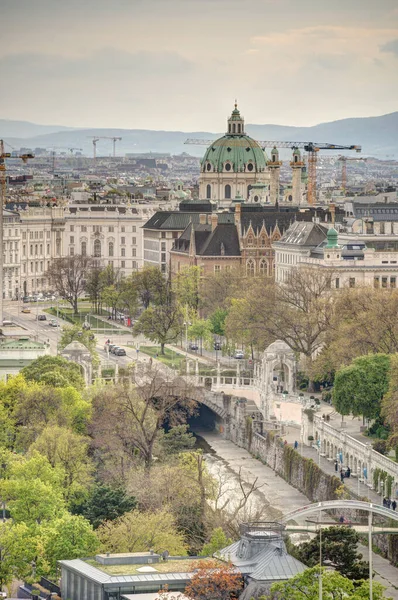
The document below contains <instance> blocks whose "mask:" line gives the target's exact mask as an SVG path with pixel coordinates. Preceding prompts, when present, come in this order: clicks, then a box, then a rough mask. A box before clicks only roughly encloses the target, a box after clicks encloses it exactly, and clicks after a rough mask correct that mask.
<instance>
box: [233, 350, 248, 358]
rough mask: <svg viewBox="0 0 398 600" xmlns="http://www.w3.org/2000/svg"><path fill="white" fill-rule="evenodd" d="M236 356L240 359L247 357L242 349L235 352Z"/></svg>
mask: <svg viewBox="0 0 398 600" xmlns="http://www.w3.org/2000/svg"><path fill="white" fill-rule="evenodd" d="M234 358H239V359H242V358H245V354H244V352H242V350H236V352H235V354H234Z"/></svg>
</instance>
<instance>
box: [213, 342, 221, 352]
mask: <svg viewBox="0 0 398 600" xmlns="http://www.w3.org/2000/svg"><path fill="white" fill-rule="evenodd" d="M214 350H221V344H220V342H214Z"/></svg>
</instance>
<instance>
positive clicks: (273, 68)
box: [0, 0, 398, 132]
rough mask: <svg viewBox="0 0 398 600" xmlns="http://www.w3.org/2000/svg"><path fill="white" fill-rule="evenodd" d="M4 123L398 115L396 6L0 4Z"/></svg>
mask: <svg viewBox="0 0 398 600" xmlns="http://www.w3.org/2000/svg"><path fill="white" fill-rule="evenodd" d="M0 22H1V39H2V43H1V45H0V90H1V92H0V118H8V119H20V120H27V121H33V122H36V123H43V124H60V125H68V126H79V127H123V128H140V129H168V130H170V129H172V130H185V131H188V130H196V131H200V130H205V131H217V132H218V131H223V130H224V129H225V119H226V116H227V113H229V112H230V111H231V108H232V105H233V102H234V99H235V97H236V98H237V99H238V102H239V107H240V108H241V110H242V113H243V114H244V116H245V118H246V121H247V122H249V123H274V124H282V125H314V124H316V123H319V122H324V121H332V120H335V119H340V118H344V117H362V116H373V115H381V114H385V113H389V112H394V111H396V110H398V2H397V0H377V1H375V0H0Z"/></svg>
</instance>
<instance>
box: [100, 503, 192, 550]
mask: <svg viewBox="0 0 398 600" xmlns="http://www.w3.org/2000/svg"><path fill="white" fill-rule="evenodd" d="M97 532H98V537H99V539H100V541H101V544H102V547H103V549H104V550H105V551H106V552H148V551H149V550H151V549H152V550H154V551H155V552H157V553H162V552H164V551H165V550H167V551H168V552H169V553H170V554H172V555H173V554H174V555H177V556H185V555H186V554H187V548H186V545H185V543H184V540H183V536H182V535H181V534H180V533H179V532H178V531H177V528H176V526H175V523H174V519H173V517H172V515H171V514H170V512H168V511H167V510H166V509H163V510H159V511H156V512H139V511H138V510H133V511H131V512H129V513H125V514H124V515H123V516H121V517H119V518H118V519H116V520H115V521H108V522H106V523H104V524H103V525H101V526H100V527H99V528H98V529H97Z"/></svg>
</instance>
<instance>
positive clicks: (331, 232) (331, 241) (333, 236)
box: [325, 227, 339, 248]
mask: <svg viewBox="0 0 398 600" xmlns="http://www.w3.org/2000/svg"><path fill="white" fill-rule="evenodd" d="M326 235H327V240H328V243H327V244H326V246H325V247H326V248H337V247H338V243H337V240H338V236H339V234H338V233H337V231H336V230H335V228H334V227H331V228H330V229H328V232H327V234H326Z"/></svg>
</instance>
